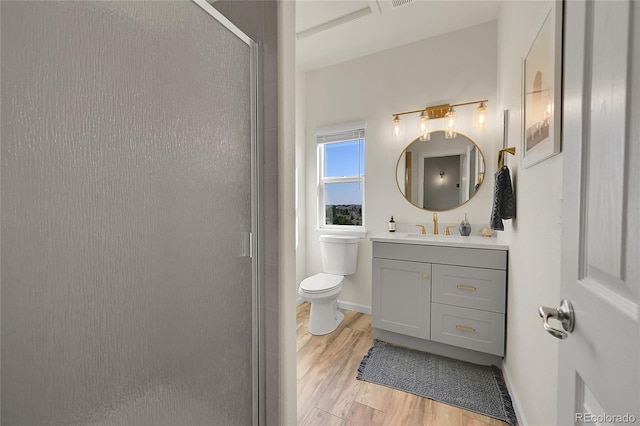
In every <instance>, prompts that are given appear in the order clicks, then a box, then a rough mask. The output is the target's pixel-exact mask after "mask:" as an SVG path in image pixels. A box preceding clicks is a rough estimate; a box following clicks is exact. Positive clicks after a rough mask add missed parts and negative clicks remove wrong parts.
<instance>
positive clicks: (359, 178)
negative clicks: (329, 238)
mask: <svg viewBox="0 0 640 426" xmlns="http://www.w3.org/2000/svg"><path fill="white" fill-rule="evenodd" d="M351 131H354V132H355V131H360V134H359V135H357V136H355V137H354V136H352V137H345V138H337V140H329V141H323V140H324V139H325V138H321V136H325V137H326V136H328V135H330V134H328V133H319V132H316V136H318V165H317V166H318V190H317V202H318V212H317V218H318V219H317V220H318V229H320V230H327V231H329V230H330V231H337V232H344V233H349V232H351V233H363V232H366V231H365V217H366V213H365V212H366V208H365V205H366V201H365V180H366V179H365V173H364V170H361V168H360V161H361V158H365V157H364V156H365V150H366V144H367V142H366V137H365V133H364V128H363V127H354V128H352V129H351ZM345 133H347V132H345ZM352 141H357V143H358V145H359V146H360V144H362V148H361V150H360V153H359V155H358V158H357V161H358V170H359V174H358V175H353V176H338V177H325V176H324V172H325V147H326V146H327V145H330V144H338V143H345V142H352ZM332 183H359V184H360V187H361V191H362V204H361V206H362V223H361V225H333V224H327V223H326V221H327V214H326V190H325V187H326V185H327V184H332Z"/></svg>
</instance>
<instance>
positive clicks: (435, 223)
mask: <svg viewBox="0 0 640 426" xmlns="http://www.w3.org/2000/svg"><path fill="white" fill-rule="evenodd" d="M433 235H438V213H434V214H433Z"/></svg>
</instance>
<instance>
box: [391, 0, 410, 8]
mask: <svg viewBox="0 0 640 426" xmlns="http://www.w3.org/2000/svg"><path fill="white" fill-rule="evenodd" d="M412 1H413V0H391V6H393V7H400V6H404V5H405V4H407V3H411V2H412Z"/></svg>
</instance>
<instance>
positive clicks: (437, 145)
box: [396, 130, 486, 212]
mask: <svg viewBox="0 0 640 426" xmlns="http://www.w3.org/2000/svg"><path fill="white" fill-rule="evenodd" d="M419 145H422V146H424V148H425V149H420V147H419ZM412 147H414V148H415V149H412ZM474 150H475V152H476V154H475V156H474V154H473V151H474ZM448 157H452V158H448ZM456 157H458V160H456ZM403 159H404V165H403V167H402V169H401V168H400V167H401V164H400V163H401V162H402V161H403ZM426 159H433V160H432V164H433V163H435V162H436V161H438V165H439V166H438V167H430V168H428V169H425V167H424V164H425V160H426ZM435 159H441V160H435ZM456 161H457V162H458V167H457V173H458V175H457V176H456V164H455V163H456ZM472 163H473V164H472ZM485 170H486V161H485V157H484V153H483V152H482V150H481V149H480V147H479V146H478V144H476V143H475V142H474V141H473V139H471V138H470V137H468V136H466V135H464V134H462V133H459V132H458V133H457V136H456V137H455V138H453V139H445V138H444V131H443V130H437V131H434V132H431V138H430V140H429V141H421V140H420V138H416V139H414V140H413V141H411V142H410V143H409V144H408V145H407V146H406V147H405V148H404V149H403V150H402V152H401V153H400V157H399V158H398V161H397V163H396V184H397V186H398V190H399V191H400V193H401V194H402V195H403V197H404V198H405V200H407V201H408V202H409V203H411V204H412V205H413V206H415V207H417V208H419V209H423V210H428V211H435V212H441V211H447V210H452V209H455V208H458V207H460V206H462V205H464V204H466V203H467V202H469V200H471V199H472V198H473V196H474V195H476V194H477V193H478V190H479V189H480V186H482V182H483V181H484V174H485ZM447 171H450V173H447ZM431 175H433V176H431ZM456 177H457V179H456ZM465 178H466V182H465ZM438 179H440V180H438ZM401 180H402V182H400V181H401ZM425 182H430V183H429V188H428V194H425V192H424V191H425ZM438 183H440V184H441V188H437V185H438ZM403 188H404V189H403ZM454 188H456V189H454ZM407 194H409V196H407ZM431 194H435V195H431ZM434 197H435V199H434ZM425 198H427V199H429V198H430V199H431V201H428V200H427V201H426V202H425ZM454 199H455V201H454Z"/></svg>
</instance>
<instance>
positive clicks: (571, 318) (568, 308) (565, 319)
mask: <svg viewBox="0 0 640 426" xmlns="http://www.w3.org/2000/svg"><path fill="white" fill-rule="evenodd" d="M538 314H540V316H541V317H542V326H543V327H544V329H545V330H547V333H549V334H551V335H552V336H553V337H555V338H558V339H560V340H564V339H566V338H567V337H568V336H569V334H568V333H571V332H572V331H573V326H574V322H575V314H574V313H573V305H572V304H571V302H570V301H568V300H567V299H563V300H562V301H561V302H560V307H559V308H558V309H555V308H548V307H546V306H540V307H538ZM550 318H553V319H556V320H558V321H560V323H561V324H562V328H564V330H565V331H562V330H558V329H555V328H553V327H551V326H550V325H549V319H550Z"/></svg>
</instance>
